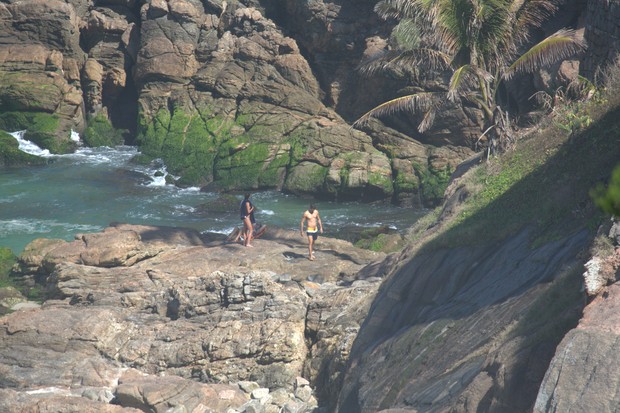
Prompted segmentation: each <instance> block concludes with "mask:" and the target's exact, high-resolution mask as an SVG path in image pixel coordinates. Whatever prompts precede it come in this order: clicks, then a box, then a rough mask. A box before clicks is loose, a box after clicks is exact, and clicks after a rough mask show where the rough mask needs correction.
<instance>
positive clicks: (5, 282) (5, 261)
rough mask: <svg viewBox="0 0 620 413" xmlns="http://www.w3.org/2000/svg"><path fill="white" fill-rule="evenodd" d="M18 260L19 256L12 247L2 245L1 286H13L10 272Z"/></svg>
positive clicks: (0, 255)
mask: <svg viewBox="0 0 620 413" xmlns="http://www.w3.org/2000/svg"><path fill="white" fill-rule="evenodd" d="M16 262H17V257H16V256H15V254H13V251H11V249H10V248H6V247H0V288H3V287H11V286H13V283H12V282H11V280H10V278H9V274H10V272H11V268H13V265H14V264H15V263H16Z"/></svg>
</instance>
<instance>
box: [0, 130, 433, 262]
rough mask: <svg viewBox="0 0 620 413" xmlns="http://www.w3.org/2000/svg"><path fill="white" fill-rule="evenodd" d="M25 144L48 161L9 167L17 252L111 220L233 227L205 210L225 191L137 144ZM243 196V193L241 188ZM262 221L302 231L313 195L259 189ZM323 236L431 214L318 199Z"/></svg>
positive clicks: (4, 233) (5, 236)
mask: <svg viewBox="0 0 620 413" xmlns="http://www.w3.org/2000/svg"><path fill="white" fill-rule="evenodd" d="M12 135H13V136H15V138H16V139H17V140H18V142H19V143H20V149H21V150H23V151H25V152H28V153H31V154H34V155H38V156H44V157H47V158H49V161H50V162H49V163H48V164H47V165H44V166H34V167H24V168H18V169H8V170H5V171H3V173H2V175H1V177H0V211H1V213H0V246H4V247H9V248H11V250H12V251H13V252H14V253H16V254H19V253H21V251H22V250H23V248H24V247H25V246H26V245H27V244H28V243H29V242H31V241H32V240H34V239H36V238H59V239H64V240H71V239H73V237H74V236H75V234H78V233H91V232H98V231H101V230H103V229H104V228H105V227H107V226H108V225H109V224H110V223H113V222H121V223H128V224H140V225H158V226H172V227H179V228H189V229H194V230H198V231H200V232H216V233H223V234H227V233H229V232H230V231H231V230H232V229H233V228H234V227H235V226H238V225H239V217H238V213H237V211H236V209H235V210H233V211H223V212H213V211H209V209H208V208H204V206H205V205H208V204H209V203H213V202H217V200H218V198H219V197H220V196H221V194H218V193H214V192H201V191H200V190H199V188H178V187H175V186H174V185H170V184H166V182H165V175H166V174H167V172H166V168H165V165H163V164H159V165H154V166H148V167H147V166H142V165H138V164H135V163H132V162H131V159H132V158H133V157H134V156H135V155H137V154H138V151H137V149H136V148H135V147H130V146H119V147H115V148H109V147H100V148H86V147H82V148H80V149H78V150H77V151H76V152H75V153H73V154H67V155H50V154H49V152H48V151H45V150H42V149H40V148H38V147H37V146H35V145H33V144H32V143H31V142H29V141H25V140H23V139H22V138H21V134H20V133H13V134H12ZM235 196H236V197H238V198H239V200H241V198H242V196H241V194H235ZM252 200H253V202H254V203H255V204H256V206H257V208H258V211H257V214H256V218H257V221H258V222H259V223H262V224H266V225H270V226H276V227H279V228H282V229H290V230H291V231H297V230H298V227H299V219H300V217H301V213H302V212H303V211H304V210H305V208H307V206H308V204H309V203H310V202H315V201H313V200H310V199H305V198H300V197H297V196H294V195H291V194H284V193H281V192H278V191H263V192H257V193H254V194H253V196H252ZM316 204H317V207H318V208H319V210H320V211H321V216H322V218H323V222H324V224H325V230H326V232H325V235H326V236H332V237H344V236H346V232H347V231H348V229H349V230H350V229H359V228H373V227H380V226H389V227H390V228H391V229H394V230H397V231H401V232H402V231H405V230H406V229H407V228H408V227H410V226H411V225H413V223H415V221H416V220H417V219H418V218H419V217H420V216H421V215H422V214H423V213H424V212H425V211H422V210H412V209H408V208H400V207H396V206H393V205H389V204H386V203H378V204H365V203H358V202H340V203H339V202H328V201H316Z"/></svg>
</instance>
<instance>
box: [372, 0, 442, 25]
mask: <svg viewBox="0 0 620 413" xmlns="http://www.w3.org/2000/svg"><path fill="white" fill-rule="evenodd" d="M435 3H436V2H435V1H434V0H382V1H380V2H378V3H377V4H376V5H375V13H377V14H378V15H379V17H381V18H382V19H385V20H387V19H403V18H413V19H416V18H427V16H430V17H432V15H433V14H435V13H437V6H436V4H435Z"/></svg>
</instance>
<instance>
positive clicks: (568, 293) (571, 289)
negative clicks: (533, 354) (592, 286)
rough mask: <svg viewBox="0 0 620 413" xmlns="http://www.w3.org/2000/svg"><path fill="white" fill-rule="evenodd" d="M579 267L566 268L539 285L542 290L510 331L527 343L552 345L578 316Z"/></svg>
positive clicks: (580, 278) (580, 307)
mask: <svg viewBox="0 0 620 413" xmlns="http://www.w3.org/2000/svg"><path fill="white" fill-rule="evenodd" d="M582 272H583V269H582V268H581V267H579V268H577V267H575V268H570V269H568V270H567V271H566V273H564V274H562V275H561V276H559V277H558V278H557V279H556V280H555V282H553V283H549V284H547V285H544V286H542V287H541V288H544V289H545V291H544V292H543V293H542V294H540V295H539V296H538V298H537V299H536V301H535V302H534V303H532V305H531V306H530V308H529V309H528V311H527V313H526V314H525V315H524V317H523V318H522V319H521V320H519V322H518V323H517V325H516V326H515V328H514V330H513V331H511V333H510V335H511V336H513V337H516V336H526V337H527V341H528V344H532V345H533V344H539V343H541V342H549V345H550V346H553V347H556V346H557V345H558V344H559V343H560V340H562V338H563V337H564V335H565V334H566V332H567V331H569V330H570V329H571V328H574V327H575V326H576V325H577V322H578V321H579V319H580V318H581V310H582V306H583V302H584V296H583V292H581V286H582V283H583V278H582V276H581V273H582Z"/></svg>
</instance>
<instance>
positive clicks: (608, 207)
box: [590, 165, 620, 218]
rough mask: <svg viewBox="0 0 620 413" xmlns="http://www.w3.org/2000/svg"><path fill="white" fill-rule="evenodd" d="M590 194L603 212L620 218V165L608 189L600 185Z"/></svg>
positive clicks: (612, 176) (613, 174) (615, 169)
mask: <svg viewBox="0 0 620 413" xmlns="http://www.w3.org/2000/svg"><path fill="white" fill-rule="evenodd" d="M590 194H591V195H592V198H593V199H594V202H595V203H596V205H597V206H598V207H599V208H601V210H603V211H604V212H606V213H607V214H609V215H611V216H613V217H616V218H618V217H620V165H618V166H616V167H615V168H614V170H613V172H612V174H611V180H610V181H609V185H607V187H605V185H604V184H602V183H598V184H597V185H596V186H595V187H594V188H593V189H592V191H591V192H590Z"/></svg>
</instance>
